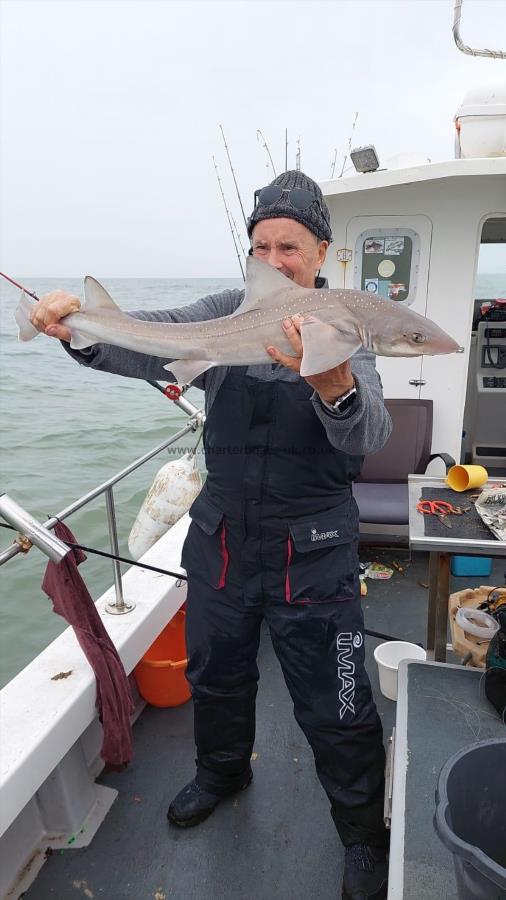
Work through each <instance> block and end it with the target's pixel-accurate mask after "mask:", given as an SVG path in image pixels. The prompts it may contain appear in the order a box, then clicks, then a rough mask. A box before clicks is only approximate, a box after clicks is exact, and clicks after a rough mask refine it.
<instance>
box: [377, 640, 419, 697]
mask: <svg viewBox="0 0 506 900" xmlns="http://www.w3.org/2000/svg"><path fill="white" fill-rule="evenodd" d="M426 658H427V654H426V652H425V650H423V648H422V647H418V645H417V644H410V643H409V642H408V641H387V642H386V643H385V644H380V645H379V646H378V647H376V649H375V651H374V659H375V660H376V662H377V664H378V672H379V683H380V689H381V693H382V694H383V696H384V697H388V699H389V700H397V671H398V669H399V663H400V661H401V659H426Z"/></svg>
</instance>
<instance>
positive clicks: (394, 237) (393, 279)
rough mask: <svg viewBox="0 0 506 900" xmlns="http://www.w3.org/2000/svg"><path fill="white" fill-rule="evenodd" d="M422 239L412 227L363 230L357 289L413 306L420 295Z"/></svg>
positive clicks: (357, 258) (357, 257) (357, 250)
mask: <svg viewBox="0 0 506 900" xmlns="http://www.w3.org/2000/svg"><path fill="white" fill-rule="evenodd" d="M419 260H420V238H419V236H418V234H417V233H416V232H415V231H412V230H411V229H410V228H375V229H369V230H367V231H363V232H362V234H360V235H359V237H358V239H357V245H356V248H355V287H356V288H357V289H358V290H360V291H365V293H366V294H373V295H374V296H377V297H384V298H385V299H386V300H394V301H395V302H398V303H405V304H406V305H408V306H409V305H410V304H411V303H413V301H414V299H415V295H416V282H417V275H418V269H419Z"/></svg>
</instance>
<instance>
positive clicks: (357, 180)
mask: <svg viewBox="0 0 506 900" xmlns="http://www.w3.org/2000/svg"><path fill="white" fill-rule="evenodd" d="M473 175H506V158H504V157H492V158H491V159H449V160H444V161H443V162H434V163H426V164H424V165H419V166H409V167H406V168H403V169H378V170H377V171H376V172H366V173H361V174H356V175H352V176H350V177H348V178H335V179H334V180H333V181H320V182H319V184H320V187H321V190H322V193H323V196H324V197H327V198H328V197H332V196H335V195H337V194H348V193H357V192H358V191H371V190H378V189H380V188H389V187H395V186H401V185H405V184H414V183H415V182H421V181H439V180H441V179H442V178H459V177H465V176H467V177H469V176H473Z"/></svg>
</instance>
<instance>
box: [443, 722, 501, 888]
mask: <svg viewBox="0 0 506 900" xmlns="http://www.w3.org/2000/svg"><path fill="white" fill-rule="evenodd" d="M434 827H435V829H436V832H437V834H438V836H439V837H440V838H441V840H442V842H443V844H445V846H446V847H448V849H449V850H451V852H452V853H453V861H454V864H455V875H456V878H457V890H458V895H459V898H460V900H506V738H505V739H502V740H489V741H480V742H479V743H477V744H471V746H469V747H465V748H464V750H460V751H459V753H455V755H454V756H452V757H450V759H449V760H448V761H447V762H446V763H445V765H444V766H443V768H442V769H441V772H440V775H439V780H438V784H437V790H436V813H435V816H434Z"/></svg>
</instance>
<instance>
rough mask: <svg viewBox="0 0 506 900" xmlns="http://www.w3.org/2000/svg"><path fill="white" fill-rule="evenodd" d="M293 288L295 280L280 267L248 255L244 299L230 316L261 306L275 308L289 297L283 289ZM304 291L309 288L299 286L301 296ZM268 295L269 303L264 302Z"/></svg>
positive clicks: (239, 314) (233, 316)
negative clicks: (288, 276)
mask: <svg viewBox="0 0 506 900" xmlns="http://www.w3.org/2000/svg"><path fill="white" fill-rule="evenodd" d="M293 288H294V283H293V281H291V279H290V278H287V277H286V275H283V273H282V272H279V271H278V269H275V268H274V266H270V265H269V263H266V262H263V261H262V260H261V259H256V257H254V256H248V258H247V260H246V289H245V293H244V300H243V301H242V303H241V304H240V306H238V307H237V309H236V310H234V312H233V313H231V314H230V318H231V319H232V318H235V317H236V316H241V315H242V314H243V313H245V312H251V311H252V310H255V309H259V308H260V307H261V308H262V309H274V308H275V307H276V306H283V304H284V303H286V299H287V298H286V294H282V293H281V291H286V290H287V289H288V290H293ZM304 291H307V289H306V288H300V287H299V288H298V294H299V296H300V295H302V294H303V293H304ZM307 293H309V291H307ZM266 297H269V302H268V304H266V303H265V302H262V301H264V299H265V298H266Z"/></svg>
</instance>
